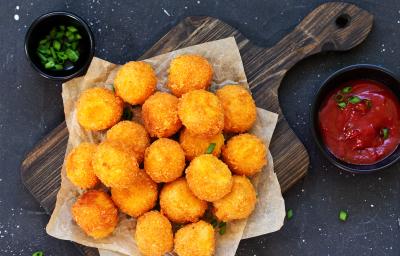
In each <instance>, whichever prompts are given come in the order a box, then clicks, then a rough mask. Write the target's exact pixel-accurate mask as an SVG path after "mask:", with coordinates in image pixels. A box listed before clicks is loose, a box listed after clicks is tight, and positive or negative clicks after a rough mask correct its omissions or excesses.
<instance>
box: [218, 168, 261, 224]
mask: <svg viewBox="0 0 400 256" xmlns="http://www.w3.org/2000/svg"><path fill="white" fill-rule="evenodd" d="M255 205H256V191H255V189H254V187H253V184H251V182H250V180H249V179H248V178H246V176H237V175H234V176H233V187H232V191H231V192H230V193H229V194H228V195H226V196H224V197H223V198H222V199H220V200H217V201H215V202H213V207H214V208H213V211H214V214H215V216H216V217H217V218H218V219H219V220H221V221H225V222H228V221H232V220H239V219H245V218H247V217H249V216H250V214H251V213H252V212H253V210H254V207H255Z"/></svg>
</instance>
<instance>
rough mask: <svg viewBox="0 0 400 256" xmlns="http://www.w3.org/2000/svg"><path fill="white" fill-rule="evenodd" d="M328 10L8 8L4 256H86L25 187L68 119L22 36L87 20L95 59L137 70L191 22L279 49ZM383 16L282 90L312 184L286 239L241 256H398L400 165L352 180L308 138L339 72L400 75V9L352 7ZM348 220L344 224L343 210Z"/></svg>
mask: <svg viewBox="0 0 400 256" xmlns="http://www.w3.org/2000/svg"><path fill="white" fill-rule="evenodd" d="M323 2H325V1H320V0H279V1H277V0H269V1H261V0H255V1H250V0H249V1H243V0H219V1H218V0H215V1H206V0H198V1H196V0H194V1H182V0H179V1H161V0H154V1H146V0H142V1H125V2H124V1H122V0H113V1H111V0H109V1H106V0H93V1H92V0H90V1H74V0H65V1H64V0H52V1H37V0H19V1H7V0H0V3H1V4H0V7H1V8H0V255H28V256H30V255H31V254H32V252H34V251H37V250H42V251H44V252H45V255H46V256H50V255H54V256H64V255H65V256H69V255H71V256H72V255H77V251H76V249H75V248H74V246H73V245H72V244H71V243H69V242H66V241H60V240H57V239H54V238H52V237H50V236H48V235H46V232H45V230H44V228H45V226H46V223H47V221H48V219H49V217H48V216H47V215H45V213H44V211H43V209H41V208H40V206H39V205H38V204H37V203H36V202H35V201H34V199H33V198H32V197H31V195H30V194H29V193H28V191H27V190H26V189H25V188H24V186H23V185H22V183H21V179H20V174H19V165H20V163H21V161H22V159H23V157H24V155H25V154H26V153H27V152H28V151H29V150H30V149H32V147H33V146H34V145H35V144H36V143H37V142H38V141H39V140H40V139H41V138H42V137H43V136H45V135H46V134H47V133H48V132H50V131H51V130H52V129H53V128H55V127H56V126H57V125H58V124H60V123H61V122H62V121H63V119H64V116H63V107H62V100H61V84H60V83H59V82H54V81H49V80H46V79H44V78H42V77H40V76H39V75H38V74H37V73H36V72H35V71H34V70H33V69H32V68H31V67H30V65H29V64H28V62H27V61H26V59H25V54H24V51H23V43H24V36H25V32H26V31H27V28H28V27H29V25H30V24H31V22H32V21H33V20H34V19H35V18H36V17H37V16H39V15H41V14H43V13H46V12H49V11H54V10H65V11H71V12H74V13H76V14H78V15H80V16H81V17H83V18H84V19H86V20H87V21H88V23H89V24H90V27H91V28H92V30H93V32H94V35H95V39H96V44H97V48H96V55H97V56H98V57H100V58H104V59H107V60H109V61H111V62H115V63H124V62H127V61H129V60H134V59H136V58H137V57H138V56H140V55H141V54H142V53H143V52H144V51H145V50H146V49H148V48H149V47H150V46H151V45H152V44H153V43H154V42H156V41H157V40H158V39H159V38H160V37H161V36H163V35H164V34H165V33H166V32H167V31H168V30H169V29H170V28H172V27H173V26H174V25H175V24H177V23H178V22H179V21H180V20H182V19H183V18H184V17H186V16H190V15H208V16H213V17H218V18H220V19H221V20H223V21H225V22H227V23H229V24H231V25H232V26H234V27H237V28H238V29H239V30H240V31H241V32H242V33H243V34H244V35H246V36H247V37H248V38H249V39H251V40H252V41H253V42H255V43H257V44H258V45H262V46H272V45H274V44H275V43H276V42H277V41H278V40H279V39H280V38H282V37H283V36H284V35H285V34H287V33H288V32H290V31H291V30H292V29H293V28H294V27H295V26H296V24H297V23H298V22H299V21H300V20H301V19H302V18H303V17H305V15H307V13H309V12H310V11H311V10H312V9H314V8H315V7H317V6H318V5H319V4H321V3H323ZM352 2H353V3H355V4H358V5H359V6H360V7H362V8H364V9H366V10H368V11H369V12H371V13H372V14H373V15H375V23H374V27H373V30H372V33H371V34H370V36H369V37H368V38H367V40H366V41H365V42H364V43H363V44H362V45H361V46H359V47H357V48H355V49H353V50H351V51H349V52H342V53H326V54H323V55H318V56H313V57H311V58H309V59H307V60H304V61H302V62H301V63H299V64H298V65H296V66H295V67H294V68H293V69H292V70H291V71H290V72H289V73H288V74H287V76H286V77H285V79H284V80H283V82H282V85H281V88H280V92H279V95H280V102H281V106H282V108H283V112H284V113H285V115H286V118H287V119H288V121H289V123H290V125H291V126H292V127H293V129H294V130H295V132H296V133H297V134H298V136H299V137H300V139H301V140H302V141H303V143H304V144H305V146H306V148H307V150H308V152H309V154H310V160H311V166H310V170H309V174H308V175H307V177H305V178H304V179H303V180H302V181H301V182H299V183H298V184H297V185H296V186H294V187H293V188H292V189H290V190H289V191H288V192H287V193H286V194H285V195H284V197H285V200H286V207H287V208H288V209H289V208H290V209H293V211H294V217H293V219H292V220H290V221H287V222H286V223H285V226H284V227H283V228H282V229H281V230H280V231H278V232H275V233H273V234H268V235H265V236H262V237H258V238H253V239H248V240H244V241H242V242H241V243H240V246H239V249H238V251H237V255H243V256H244V255H400V240H399V239H400V197H399V192H400V166H399V165H395V166H393V167H391V168H389V169H387V170H384V171H381V172H378V173H375V174H371V175H351V174H347V173H344V172H341V171H340V170H338V169H337V168H335V167H334V166H332V165H331V164H330V163H329V162H328V161H327V160H326V159H325V158H324V157H323V156H322V155H321V154H320V152H318V150H317V148H316V145H315V144H314V141H313V139H312V137H311V134H310V130H309V123H310V120H309V110H310V105H311V102H312V98H313V95H314V94H315V92H316V90H317V89H318V88H319V87H320V86H321V84H322V82H323V81H324V80H325V79H326V78H327V77H328V76H329V75H330V74H331V73H332V72H334V71H336V70H338V69H340V68H342V67H345V66H347V65H351V64H357V63H373V64H377V65H382V66H384V67H386V68H388V69H390V70H392V71H393V72H394V73H396V74H397V75H399V76H400V43H399V38H400V2H399V1H398V0H385V1H382V0H368V1H366V0H364V1H352ZM341 209H343V210H346V211H348V212H349V219H348V221H347V222H346V223H342V222H340V221H339V220H338V212H339V210H341Z"/></svg>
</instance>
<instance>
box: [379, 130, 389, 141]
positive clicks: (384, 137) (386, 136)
mask: <svg viewBox="0 0 400 256" xmlns="http://www.w3.org/2000/svg"><path fill="white" fill-rule="evenodd" d="M381 136H382V138H383V139H384V140H386V139H387V138H389V129H388V128H382V129H381Z"/></svg>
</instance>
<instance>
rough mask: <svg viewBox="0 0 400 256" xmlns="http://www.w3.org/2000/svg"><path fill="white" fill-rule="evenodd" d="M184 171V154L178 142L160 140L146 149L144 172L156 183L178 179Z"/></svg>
mask: <svg viewBox="0 0 400 256" xmlns="http://www.w3.org/2000/svg"><path fill="white" fill-rule="evenodd" d="M184 169H185V153H184V152H183V149H182V148H181V146H180V145H179V143H178V142H176V141H174V140H171V139H166V138H161V139H158V140H156V141H154V142H153V143H152V144H151V145H150V147H148V148H147V149H146V152H145V156H144V170H145V171H146V173H147V174H148V175H149V176H150V177H151V179H152V180H154V181H155V182H157V183H160V182H171V181H173V180H176V179H177V178H179V177H180V176H181V175H182V173H183V170H184Z"/></svg>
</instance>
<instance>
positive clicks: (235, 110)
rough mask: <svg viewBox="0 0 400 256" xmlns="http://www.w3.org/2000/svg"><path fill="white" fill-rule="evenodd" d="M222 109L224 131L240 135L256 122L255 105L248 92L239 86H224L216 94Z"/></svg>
mask: <svg viewBox="0 0 400 256" xmlns="http://www.w3.org/2000/svg"><path fill="white" fill-rule="evenodd" d="M216 94H217V96H218V98H219V100H220V101H221V103H222V106H223V108H224V116H225V123H224V131H225V132H235V133H242V132H246V131H248V130H250V128H251V127H252V126H253V124H254V122H255V121H256V115H257V113H256V104H255V103H254V100H253V98H252V97H251V95H250V93H249V91H248V90H246V89H245V88H244V87H242V86H240V85H226V86H224V87H222V88H221V89H219V90H217V92H216Z"/></svg>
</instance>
